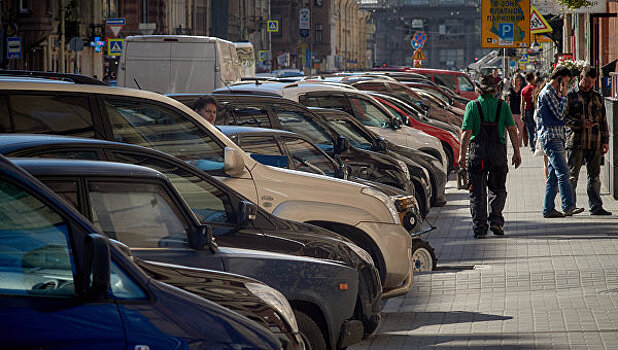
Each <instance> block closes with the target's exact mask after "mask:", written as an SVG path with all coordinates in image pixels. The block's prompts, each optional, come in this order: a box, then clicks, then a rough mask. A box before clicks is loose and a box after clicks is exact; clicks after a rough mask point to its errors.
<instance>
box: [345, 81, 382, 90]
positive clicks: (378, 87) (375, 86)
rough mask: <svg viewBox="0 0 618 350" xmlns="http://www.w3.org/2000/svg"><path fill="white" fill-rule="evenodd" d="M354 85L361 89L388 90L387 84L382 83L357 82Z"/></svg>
mask: <svg viewBox="0 0 618 350" xmlns="http://www.w3.org/2000/svg"><path fill="white" fill-rule="evenodd" d="M353 85H354V87H356V88H358V89H359V90H367V91H386V86H385V85H384V84H382V83H357V84H353Z"/></svg>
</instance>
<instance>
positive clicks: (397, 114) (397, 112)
mask: <svg viewBox="0 0 618 350" xmlns="http://www.w3.org/2000/svg"><path fill="white" fill-rule="evenodd" d="M383 105H384V107H385V108H386V109H388V111H389V112H391V113H392V114H393V115H394V116H395V117H396V118H397V119H399V120H400V121H401V122H402V123H405V121H406V119H407V117H406V115H405V114H404V113H403V112H401V111H400V110H399V109H397V108H395V107H393V106H392V105H390V104H388V103H383Z"/></svg>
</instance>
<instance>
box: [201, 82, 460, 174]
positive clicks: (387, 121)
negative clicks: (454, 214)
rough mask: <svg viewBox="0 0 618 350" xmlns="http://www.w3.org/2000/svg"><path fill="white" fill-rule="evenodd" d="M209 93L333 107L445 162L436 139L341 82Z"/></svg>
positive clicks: (236, 86) (256, 86)
mask: <svg viewBox="0 0 618 350" xmlns="http://www.w3.org/2000/svg"><path fill="white" fill-rule="evenodd" d="M213 94H239V95H243V94H246V95H264V96H282V97H285V98H287V99H290V100H292V101H297V102H300V103H301V104H303V105H305V106H307V107H322V108H334V109H340V110H343V111H345V112H347V113H349V114H350V115H352V116H353V117H355V118H357V119H358V120H359V121H360V122H361V123H362V124H363V125H365V126H366V127H367V128H369V129H370V130H372V131H373V132H375V133H377V134H378V135H380V136H382V137H384V138H385V139H388V140H390V141H392V142H394V143H396V144H399V145H402V146H406V147H411V148H416V149H419V150H421V151H424V152H427V153H429V154H431V155H433V156H435V157H436V158H438V159H439V160H440V161H441V162H442V163H443V167H444V169H445V170H447V167H448V164H447V160H446V156H445V154H444V150H443V149H442V145H441V144H440V141H438V139H436V138H435V137H433V136H429V135H427V134H425V133H423V132H422V131H419V130H414V129H412V128H409V127H402V125H401V123H400V122H399V121H398V120H396V119H397V118H395V117H394V116H393V115H392V114H390V113H389V112H388V111H387V110H386V109H385V108H384V106H382V105H381V104H380V103H379V102H377V101H376V100H374V99H373V98H372V97H370V96H369V95H367V94H366V93H363V92H361V91H359V90H358V89H355V88H353V87H350V86H348V85H345V84H333V83H328V84H326V83H316V82H296V83H291V84H289V83H277V82H265V83H259V84H255V83H250V82H241V83H237V84H233V85H231V86H229V87H228V88H226V89H217V90H215V91H213Z"/></svg>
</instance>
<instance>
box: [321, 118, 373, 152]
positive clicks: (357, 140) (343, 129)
mask: <svg viewBox="0 0 618 350" xmlns="http://www.w3.org/2000/svg"><path fill="white" fill-rule="evenodd" d="M328 124H329V125H330V126H331V127H332V128H333V129H335V130H336V131H337V133H338V134H339V135H341V136H345V137H346V138H347V139H348V141H349V142H350V144H351V145H352V146H354V147H358V148H362V149H365V150H371V149H372V148H373V145H372V143H371V139H370V138H369V136H367V135H366V134H365V133H364V131H363V130H361V129H360V128H359V127H358V126H357V125H354V123H352V122H351V121H349V120H345V119H330V120H329V121H328Z"/></svg>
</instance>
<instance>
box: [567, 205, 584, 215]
mask: <svg viewBox="0 0 618 350" xmlns="http://www.w3.org/2000/svg"><path fill="white" fill-rule="evenodd" d="M582 211H584V208H578V207H576V206H572V207H571V208H569V209H567V210H565V211H564V216H572V215H573V214H579V213H581V212H582Z"/></svg>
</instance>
